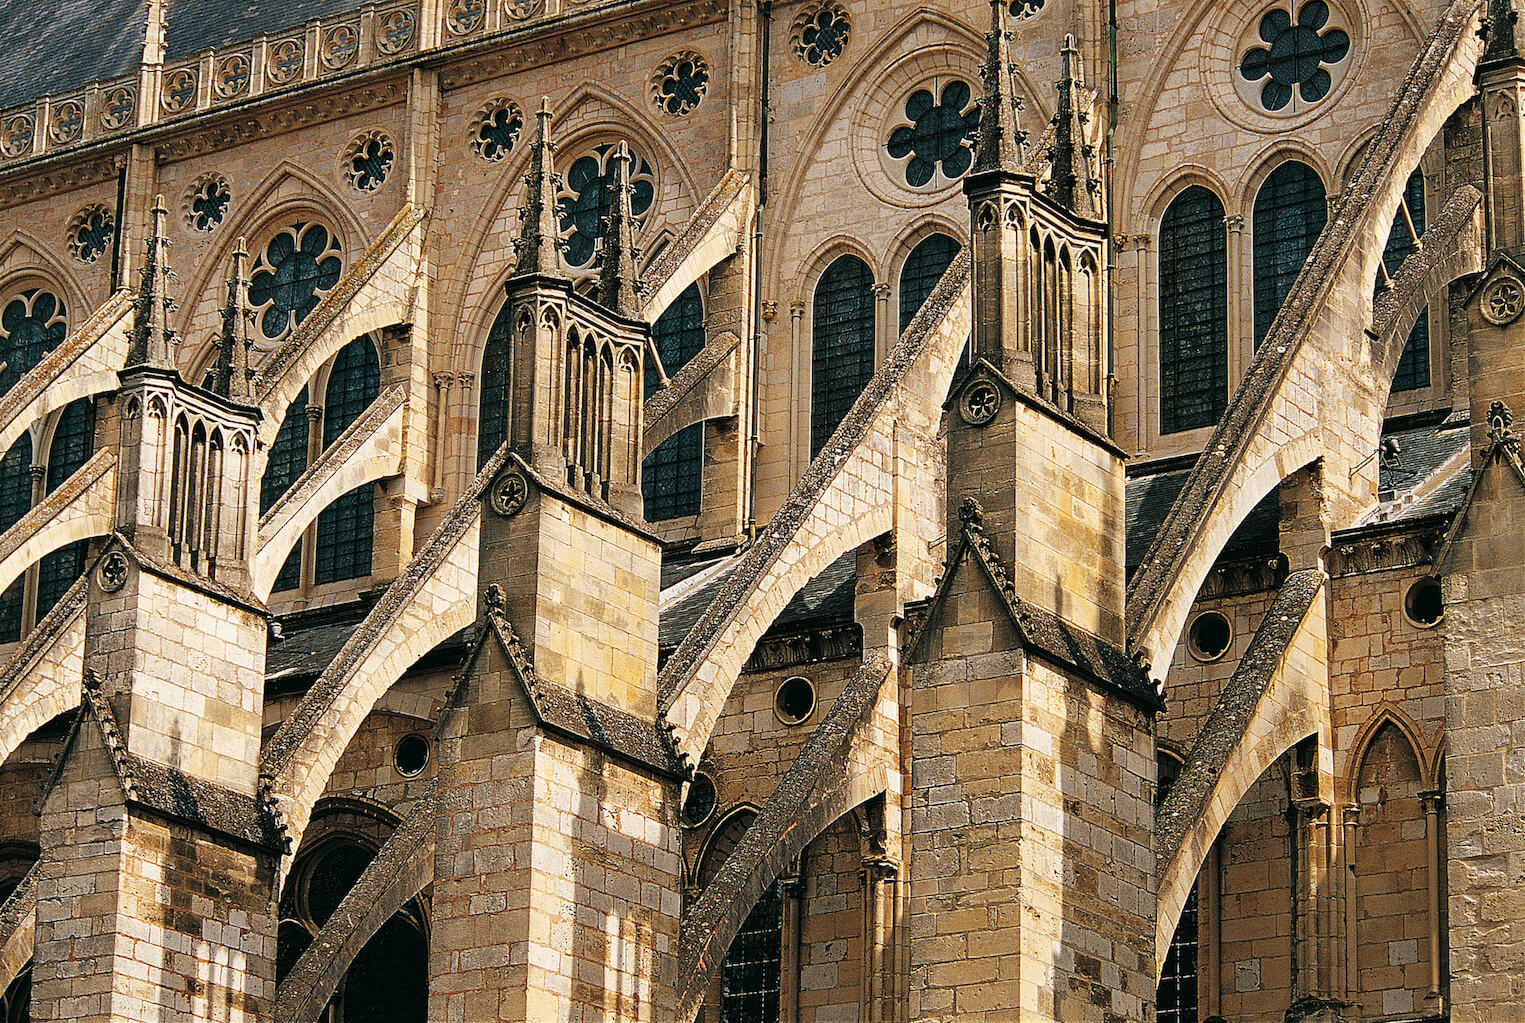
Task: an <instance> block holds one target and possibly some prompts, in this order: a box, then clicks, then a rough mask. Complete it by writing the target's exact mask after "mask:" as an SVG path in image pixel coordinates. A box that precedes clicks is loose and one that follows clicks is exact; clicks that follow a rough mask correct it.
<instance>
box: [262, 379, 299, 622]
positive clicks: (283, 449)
mask: <svg viewBox="0 0 1525 1023" xmlns="http://www.w3.org/2000/svg"><path fill="white" fill-rule="evenodd" d="M306 468H307V388H305V387H304V388H302V391H301V393H300V394H298V395H297V396H296V400H295V401H293V402H292V403H291V405H290V407H288V408H287V409H286V418H285V419H282V420H281V428H280V430H278V431H277V432H276V435H275V443H273V444H271V445H270V456H269V457H268V458H267V459H266V460H265V475H264V476H262V477H261V478H260V481H259V513H260V514H261V515H263V514H265V512H267V511H269V510H270V506H271V505H273V504H275V502H276V501H277V500H279V499H280V496H281V495H282V494H284V493H285V492H286V491H287V490H288V489H289V488H290V487H291V485H292V484H293V483H295V482H296V480H297V477H298V476H300V475H302V470H304V469H306ZM300 585H302V543H301V541H297V544H296V546H295V547H293V548H292V549H291V553H290V554H289V555H287V557H286V562H285V564H283V565H281V571H280V573H279V574H278V575H277V576H276V577H275V586H274V588H273V590H272V592H275V593H279V592H280V591H282V590H294V589H296V588H297V587H298V586H300Z"/></svg>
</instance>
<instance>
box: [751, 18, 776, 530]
mask: <svg viewBox="0 0 1525 1023" xmlns="http://www.w3.org/2000/svg"><path fill="white" fill-rule="evenodd" d="M757 13H758V15H759V16H760V17H761V19H762V24H761V26H760V28H761V33H762V39H761V44H760V50H761V52H760V54H759V58H760V61H761V64H762V81H761V83H760V87H759V89H758V101H757V106H758V110H757V122H758V124H757V139H758V156H757V212H756V213H755V214H754V215H753V217H752V224H753V227H752V357H751V372H752V397H751V406H750V408H749V409H748V412H747V418H748V419H749V420H750V421H751V427H752V428H751V430H750V431H749V432H750V433H751V436H750V437H749V438H748V440H747V445H748V448H749V449H750V450H749V452H748V454H749V460H750V464H749V465H748V467H747V521H746V537H747V542H748V543H750V542H752V541H753V540H755V539H757V451H758V449H759V448H760V447H762V433H761V430H760V428H759V419H760V418H761V417H760V416H759V415H758V401H759V398H760V387H761V378H762V287H763V281H762V277H763V260H762V243H763V212H764V211H765V210H766V209H767V208H768V116H769V95H768V88H769V84H770V74H769V71H770V67H769V65H770V64H771V59H770V56H769V51H770V49H771V44H772V39H773V3H772V0H761V2H760V3H759V4H758V5H757Z"/></svg>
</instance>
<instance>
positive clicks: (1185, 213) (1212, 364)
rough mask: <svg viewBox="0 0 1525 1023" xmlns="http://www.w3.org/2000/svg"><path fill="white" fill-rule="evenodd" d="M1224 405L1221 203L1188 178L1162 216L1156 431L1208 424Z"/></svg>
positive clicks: (1224, 286) (1224, 241)
mask: <svg viewBox="0 0 1525 1023" xmlns="http://www.w3.org/2000/svg"><path fill="white" fill-rule="evenodd" d="M1227 404H1228V245H1227V239H1226V236H1225V233H1224V226H1223V204H1222V203H1221V202H1219V201H1218V197H1217V196H1216V195H1214V194H1213V193H1212V192H1210V191H1208V190H1207V189H1205V188H1202V187H1200V186H1197V185H1193V186H1191V187H1190V188H1188V189H1186V190H1185V191H1184V192H1182V193H1181V194H1180V195H1178V196H1176V198H1175V200H1174V201H1173V202H1171V204H1170V206H1169V208H1167V209H1166V210H1165V216H1164V217H1163V218H1162V219H1161V221H1160V432H1161V433H1175V432H1177V431H1180V430H1192V429H1196V428H1197V427H1201V426H1212V425H1213V424H1214V423H1216V422H1217V421H1218V417H1219V416H1221V415H1222V414H1223V410H1224V408H1225V407H1227Z"/></svg>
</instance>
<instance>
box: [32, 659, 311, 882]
mask: <svg viewBox="0 0 1525 1023" xmlns="http://www.w3.org/2000/svg"><path fill="white" fill-rule="evenodd" d="M87 720H88V721H90V722H91V723H93V724H94V725H95V727H96V729H97V731H99V733H100V736H101V741H102V743H103V744H104V745H105V747H106V754H107V756H108V758H109V759H110V762H111V768H112V772H113V774H114V775H115V776H116V780H117V785H118V786H119V787H120V789H121V792H122V797H123V800H124V801H125V802H126V803H127V804H128V805H129V806H136V807H139V808H141V809H143V810H147V811H149V812H150V813H153V814H155V815H156V816H159V817H165V818H168V819H171V820H175V821H179V822H181V823H184V824H190V825H193V826H195V827H197V828H200V829H201V830H203V831H207V832H210V833H212V834H215V835H219V836H222V837H225V838H230V839H232V840H233V841H235V842H237V843H239V844H240V845H244V846H252V847H254V848H256V849H259V850H261V851H263V852H267V853H268V852H276V853H278V852H281V851H282V850H284V848H285V846H286V837H285V830H284V828H282V827H281V825H280V824H279V822H278V821H277V820H276V818H275V816H274V815H273V814H272V813H271V812H270V811H269V808H268V807H267V806H266V805H264V804H263V803H262V802H261V801H260V800H259V799H258V798H256V797H254V796H246V795H243V794H242V793H239V792H234V791H233V790H231V789H228V788H225V787H223V786H221V785H218V784H216V783H215V782H211V781H208V780H206V779H204V778H196V777H193V776H191V775H188V774H186V773H185V772H183V771H181V770H179V769H178V768H174V767H170V766H169V765H168V764H161V763H158V762H156V761H153V760H149V759H147V758H146V757H140V756H138V755H137V754H135V753H132V752H130V751H129V750H128V749H127V746H126V743H125V741H124V739H123V737H122V731H121V728H120V727H119V726H118V725H117V720H116V714H115V713H113V711H112V709H111V703H110V701H109V700H107V699H106V695H105V693H103V692H102V691H101V679H100V677H99V676H98V675H97V674H96V673H95V672H94V671H93V670H91V669H89V668H86V669H85V676H84V681H83V684H82V685H81V687H80V706H79V711H78V712H77V713H76V714H75V716H74V722H73V724H71V725H70V726H69V732H68V735H67V736H66V737H65V739H64V743H63V746H62V747H61V748H60V749H59V751H58V755H57V756H56V757H55V758H54V760H53V765H52V768H51V770H50V771H49V772H48V777H47V779H46V781H44V783H43V786H42V791H41V792H40V793H38V796H37V799H36V801H35V812H37V813H39V814H40V813H41V812H42V806H43V803H44V802H45V801H46V800H47V798H48V796H49V795H50V794H51V793H52V791H53V789H54V787H55V786H57V784H58V782H59V780H60V779H61V778H62V777H63V772H64V767H65V766H66V764H67V763H68V758H69V755H70V753H72V752H73V750H74V744H75V742H76V741H77V740H78V737H79V734H80V730H81V728H83V727H84V723H85V722H86V721H87Z"/></svg>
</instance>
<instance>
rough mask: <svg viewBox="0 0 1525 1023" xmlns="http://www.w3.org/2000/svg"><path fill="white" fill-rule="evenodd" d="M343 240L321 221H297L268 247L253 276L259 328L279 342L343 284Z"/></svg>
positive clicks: (251, 291) (252, 292)
mask: <svg viewBox="0 0 1525 1023" xmlns="http://www.w3.org/2000/svg"><path fill="white" fill-rule="evenodd" d="M342 270H343V263H342V261H341V260H340V258H339V239H338V238H336V237H334V236H333V235H332V234H330V233H329V231H328V228H326V227H323V226H322V225H321V224H293V225H291V226H290V227H288V228H286V229H284V230H282V231H281V232H279V233H278V234H276V236H275V237H274V238H272V239H270V243H269V244H268V245H266V246H265V249H264V251H263V252H261V253H260V257H259V261H258V262H257V263H256V264H255V267H254V273H253V274H252V275H250V278H249V304H250V305H252V306H253V307H254V308H255V309H256V310H259V325H260V332H261V333H263V334H264V335H265V337H266V338H268V339H270V340H271V341H279V340H281V339H283V338H284V337H286V335H287V334H289V333H291V331H292V330H293V329H295V327H296V326H297V324H299V323H301V322H302V321H303V320H304V319H306V318H307V314H308V313H310V312H312V311H313V310H314V309H315V308H317V305H318V303H319V302H320V301H322V299H323V296H324V295H326V294H327V293H328V292H329V291H331V290H332V289H333V287H334V285H336V284H338V283H339V275H340V273H341V271H342Z"/></svg>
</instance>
